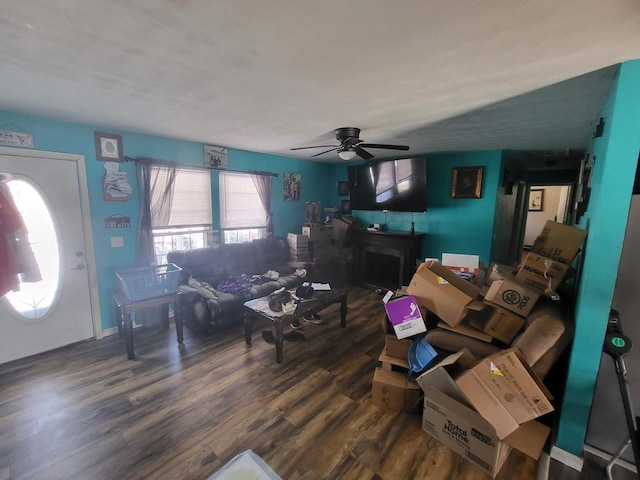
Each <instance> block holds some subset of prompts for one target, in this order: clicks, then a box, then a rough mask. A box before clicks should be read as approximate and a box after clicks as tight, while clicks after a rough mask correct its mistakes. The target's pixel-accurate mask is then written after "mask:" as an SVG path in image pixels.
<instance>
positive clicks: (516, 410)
mask: <svg viewBox="0 0 640 480" xmlns="http://www.w3.org/2000/svg"><path fill="white" fill-rule="evenodd" d="M456 384H457V385H458V387H459V388H460V390H461V391H462V392H463V394H464V396H465V398H466V399H467V400H468V401H469V403H470V404H471V405H472V406H473V407H474V409H475V410H476V411H477V412H478V413H479V414H480V415H482V417H483V418H484V419H485V420H487V421H488V422H489V423H490V424H491V425H492V426H493V428H495V430H496V434H497V436H498V438H499V439H500V440H502V439H504V438H506V437H507V436H508V435H509V434H510V433H512V432H514V431H516V430H517V429H518V427H519V426H520V425H522V424H524V423H526V422H528V421H530V420H534V419H536V418H538V417H540V416H541V415H544V414H546V413H550V412H552V411H553V405H551V402H550V400H549V399H550V398H551V394H550V393H549V392H548V390H547V389H546V388H545V387H544V385H543V384H542V382H541V381H540V380H539V379H538V377H537V376H536V374H535V373H533V371H532V370H531V369H530V368H529V366H528V365H527V364H526V362H525V361H524V360H523V359H522V358H521V356H520V355H519V353H518V352H517V350H516V349H513V348H512V349H507V350H502V351H499V352H496V353H494V354H492V355H490V356H489V357H486V358H484V359H482V360H481V361H480V362H479V363H478V364H477V365H476V366H475V367H473V368H472V369H470V370H467V371H466V372H464V373H462V375H460V376H459V377H458V378H457V380H456Z"/></svg>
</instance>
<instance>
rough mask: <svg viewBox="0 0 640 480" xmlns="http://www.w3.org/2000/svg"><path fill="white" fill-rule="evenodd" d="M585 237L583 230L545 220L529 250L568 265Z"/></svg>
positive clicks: (585, 233)
mask: <svg viewBox="0 0 640 480" xmlns="http://www.w3.org/2000/svg"><path fill="white" fill-rule="evenodd" d="M585 238H587V232H586V231H585V230H582V229H580V228H576V227H573V226H571V225H565V224H563V223H557V222H554V221H551V220H547V222H546V223H545V224H544V227H543V228H542V232H541V233H540V235H539V236H538V237H537V238H536V239H535V241H534V242H533V247H532V248H531V251H532V252H533V253H537V254H539V255H542V256H543V257H547V258H550V259H552V260H556V261H558V262H560V263H564V264H567V265H568V264H570V263H571V262H572V261H573V259H574V258H575V256H576V255H577V254H578V252H579V251H580V246H581V245H582V242H584V239H585Z"/></svg>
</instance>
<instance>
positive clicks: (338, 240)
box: [331, 218, 351, 247]
mask: <svg viewBox="0 0 640 480" xmlns="http://www.w3.org/2000/svg"><path fill="white" fill-rule="evenodd" d="M331 227H332V231H331V239H332V240H333V243H334V245H337V246H339V247H342V246H345V245H348V244H349V242H350V241H351V224H350V223H347V222H346V221H345V220H344V219H343V218H334V219H333V222H332V223H331Z"/></svg>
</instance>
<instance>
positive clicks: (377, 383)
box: [371, 367, 421, 413]
mask: <svg viewBox="0 0 640 480" xmlns="http://www.w3.org/2000/svg"><path fill="white" fill-rule="evenodd" d="M420 397H421V391H420V387H419V386H418V384H417V383H416V382H414V381H408V380H407V375H406V374H404V373H400V372H393V371H391V370H385V369H382V368H380V367H377V368H376V370H375V372H374V374H373V381H372V382H371V403H373V404H374V405H379V406H381V407H386V408H388V409H389V410H398V411H404V412H407V413H419V412H420Z"/></svg>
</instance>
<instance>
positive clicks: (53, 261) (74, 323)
mask: <svg viewBox="0 0 640 480" xmlns="http://www.w3.org/2000/svg"><path fill="white" fill-rule="evenodd" d="M0 174H4V176H5V177H6V178H5V179H4V180H3V181H4V182H5V186H6V187H8V190H9V191H12V192H13V198H14V200H15V203H16V205H17V207H18V210H19V211H20V212H21V216H22V218H23V219H24V222H25V224H26V228H27V231H28V239H29V243H30V245H31V249H32V250H33V253H34V256H35V259H36V261H37V263H38V267H39V268H38V270H39V271H40V275H41V277H42V279H41V280H40V281H37V282H23V283H21V284H20V290H19V291H17V292H9V293H8V294H6V295H4V296H3V297H2V298H0V331H1V332H2V334H1V335H0V363H5V362H9V361H11V360H16V359H19V358H23V357H27V356H30V355H34V354H36V353H41V352H45V351H48V350H52V349H55V348H58V347H61V346H64V345H69V344H71V343H75V342H78V341H81V340H86V339H89V338H92V337H94V336H96V332H100V327H99V326H98V324H97V321H98V319H99V313H97V312H99V310H98V305H97V304H98V302H97V294H96V291H95V287H92V285H94V286H95V284H96V281H95V278H96V274H95V263H94V254H93V242H92V237H91V230H90V215H89V208H88V207H89V205H88V193H87V185H86V176H85V170H84V157H82V156H79V155H65V154H57V153H51V152H37V151H25V150H17V149H11V148H1V147H0ZM92 298H93V299H95V300H94V301H93V304H92ZM92 305H93V308H92ZM96 327H97V328H96Z"/></svg>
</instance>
